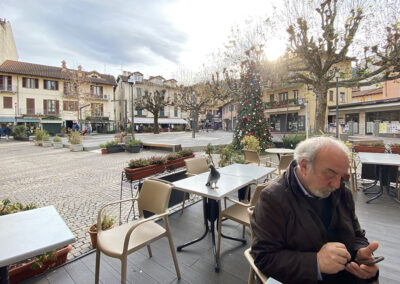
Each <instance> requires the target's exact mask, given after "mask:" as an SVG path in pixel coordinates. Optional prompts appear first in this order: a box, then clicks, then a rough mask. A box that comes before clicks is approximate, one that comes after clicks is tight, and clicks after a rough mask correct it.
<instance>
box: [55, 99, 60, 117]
mask: <svg viewBox="0 0 400 284" xmlns="http://www.w3.org/2000/svg"><path fill="white" fill-rule="evenodd" d="M59 113H60V102H59V101H58V100H57V101H56V114H59Z"/></svg>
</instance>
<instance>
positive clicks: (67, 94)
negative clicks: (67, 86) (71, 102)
mask: <svg viewBox="0 0 400 284" xmlns="http://www.w3.org/2000/svg"><path fill="white" fill-rule="evenodd" d="M63 98H70V99H72V98H76V94H75V93H74V92H71V91H64V93H63Z"/></svg>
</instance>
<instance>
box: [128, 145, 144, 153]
mask: <svg viewBox="0 0 400 284" xmlns="http://www.w3.org/2000/svg"><path fill="white" fill-rule="evenodd" d="M141 148H142V147H141V145H140V144H138V145H133V146H125V150H126V151H127V152H129V153H139V152H140V149H141Z"/></svg>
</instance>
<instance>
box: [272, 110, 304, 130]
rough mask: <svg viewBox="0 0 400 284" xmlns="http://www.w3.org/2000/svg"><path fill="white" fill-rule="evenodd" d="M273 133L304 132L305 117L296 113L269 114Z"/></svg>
mask: <svg viewBox="0 0 400 284" xmlns="http://www.w3.org/2000/svg"><path fill="white" fill-rule="evenodd" d="M269 123H270V126H271V131H273V132H299V131H305V116H304V115H299V114H298V113H297V112H296V113H285V114H271V115H270V117H269Z"/></svg>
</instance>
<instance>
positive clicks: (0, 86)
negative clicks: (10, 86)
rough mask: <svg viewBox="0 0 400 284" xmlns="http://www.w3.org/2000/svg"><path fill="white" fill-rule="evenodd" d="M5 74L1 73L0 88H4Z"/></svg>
mask: <svg viewBox="0 0 400 284" xmlns="http://www.w3.org/2000/svg"><path fill="white" fill-rule="evenodd" d="M3 78H4V77H3V75H0V90H3V80H4V79H3Z"/></svg>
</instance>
